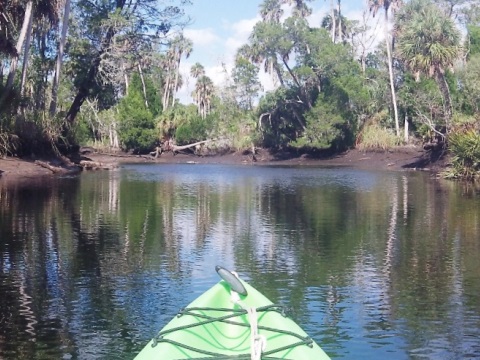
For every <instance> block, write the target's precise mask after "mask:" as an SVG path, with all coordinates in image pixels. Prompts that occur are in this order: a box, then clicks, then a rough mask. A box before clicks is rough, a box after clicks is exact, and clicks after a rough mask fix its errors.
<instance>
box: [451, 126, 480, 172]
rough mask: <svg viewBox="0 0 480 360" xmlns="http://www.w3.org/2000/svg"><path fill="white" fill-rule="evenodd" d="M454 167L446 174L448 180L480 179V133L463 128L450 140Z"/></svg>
mask: <svg viewBox="0 0 480 360" xmlns="http://www.w3.org/2000/svg"><path fill="white" fill-rule="evenodd" d="M448 146H449V149H450V152H451V154H452V167H451V168H450V169H449V170H448V171H446V172H445V173H444V175H445V177H447V178H463V179H467V180H474V179H478V178H479V177H480V132H479V131H478V129H475V128H472V127H466V128H465V127H463V128H462V129H461V130H458V131H456V132H453V133H452V134H451V135H450V136H449V138H448Z"/></svg>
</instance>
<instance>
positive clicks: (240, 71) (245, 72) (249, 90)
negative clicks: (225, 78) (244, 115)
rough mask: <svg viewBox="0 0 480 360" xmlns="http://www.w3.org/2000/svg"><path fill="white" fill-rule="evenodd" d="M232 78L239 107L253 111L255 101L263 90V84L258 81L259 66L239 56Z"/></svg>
mask: <svg viewBox="0 0 480 360" xmlns="http://www.w3.org/2000/svg"><path fill="white" fill-rule="evenodd" d="M232 76H233V81H234V84H235V88H236V92H237V99H238V103H239V106H240V107H241V108H242V109H245V110H252V109H253V100H254V99H255V98H256V97H257V94H258V92H259V91H260V90H261V84H260V81H259V80H258V66H256V65H255V64H252V63H251V62H250V61H248V60H247V59H245V58H244V57H242V56H237V58H236V60H235V67H234V69H233V74H232Z"/></svg>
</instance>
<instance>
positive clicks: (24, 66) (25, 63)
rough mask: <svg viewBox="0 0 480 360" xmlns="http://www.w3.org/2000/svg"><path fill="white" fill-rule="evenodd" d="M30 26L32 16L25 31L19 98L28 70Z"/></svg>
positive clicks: (30, 41)
mask: <svg viewBox="0 0 480 360" xmlns="http://www.w3.org/2000/svg"><path fill="white" fill-rule="evenodd" d="M32 25H33V16H30V20H29V22H28V29H27V39H26V41H25V50H24V52H23V64H22V80H21V82H20V96H23V93H24V90H25V82H26V81H27V69H28V58H29V55H30V44H31V43H32Z"/></svg>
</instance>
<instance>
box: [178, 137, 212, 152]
mask: <svg viewBox="0 0 480 360" xmlns="http://www.w3.org/2000/svg"><path fill="white" fill-rule="evenodd" d="M210 141H212V140H203V141H198V142H196V143H193V144H188V145H182V146H178V145H172V147H171V149H172V152H173V153H174V154H175V153H177V152H179V151H182V150H187V149H190V148H192V147H195V148H196V147H197V146H199V145H202V144H206V143H208V142H210Z"/></svg>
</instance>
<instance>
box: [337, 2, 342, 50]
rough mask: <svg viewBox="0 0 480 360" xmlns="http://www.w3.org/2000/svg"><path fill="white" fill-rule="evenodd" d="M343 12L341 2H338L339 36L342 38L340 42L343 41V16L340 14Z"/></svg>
mask: <svg viewBox="0 0 480 360" xmlns="http://www.w3.org/2000/svg"><path fill="white" fill-rule="evenodd" d="M340 10H341V0H338V36H339V38H340V41H342V37H343V34H342V14H341V12H340Z"/></svg>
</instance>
